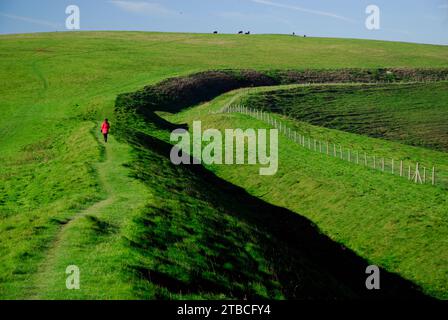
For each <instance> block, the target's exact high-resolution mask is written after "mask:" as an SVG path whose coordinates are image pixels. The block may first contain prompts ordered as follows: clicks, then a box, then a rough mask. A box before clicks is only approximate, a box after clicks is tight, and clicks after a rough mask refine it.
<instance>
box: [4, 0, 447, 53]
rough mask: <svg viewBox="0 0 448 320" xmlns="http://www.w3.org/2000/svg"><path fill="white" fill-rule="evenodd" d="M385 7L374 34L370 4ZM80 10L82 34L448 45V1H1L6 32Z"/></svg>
mask: <svg viewBox="0 0 448 320" xmlns="http://www.w3.org/2000/svg"><path fill="white" fill-rule="evenodd" d="M371 4H374V5H377V6H378V7H379V8H380V10H381V26H380V27H381V28H380V30H367V28H366V27H365V24H364V23H365V20H366V17H367V14H366V13H365V10H366V7H367V6H368V5H371ZM68 5H77V6H78V7H79V8H80V12H81V30H143V31H170V32H177V31H180V32H205V33H207V32H212V31H214V30H218V31H219V32H221V33H236V32H237V31H238V30H250V31H251V32H252V33H283V34H290V33H292V32H295V33H296V34H300V35H302V34H307V35H308V36H318V37H343V38H366V39H382V40H396V41H408V42H420V43H434V44H445V45H448V0H407V1H404V0H367V1H366V0H154V1H153V0H135V1H134V0H129V1H127V0H69V1H66V0H39V1H34V0H0V33H27V32H43V31H56V30H57V31H64V30H65V19H66V17H67V15H66V14H65V8H66V7H67V6H68Z"/></svg>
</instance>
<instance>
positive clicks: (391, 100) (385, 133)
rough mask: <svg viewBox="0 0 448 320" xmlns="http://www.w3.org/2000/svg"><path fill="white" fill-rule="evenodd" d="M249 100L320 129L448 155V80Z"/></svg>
mask: <svg viewBox="0 0 448 320" xmlns="http://www.w3.org/2000/svg"><path fill="white" fill-rule="evenodd" d="M245 100H246V103H247V104H248V105H256V106H257V107H258V108H262V109H264V110H271V111H273V112H279V113H281V114H285V115H288V116H290V117H293V118H296V119H299V120H301V121H305V122H309V123H311V124H314V125H317V126H324V127H328V128H332V129H338V130H343V131H347V132H352V133H357V134H362V135H368V136H371V137H378V138H385V139H388V140H392V141H398V142H404V143H406V144H410V145H415V146H422V147H429V148H434V149H436V150H441V151H448V112H447V111H448V106H447V101H448V82H440V83H433V84H422V83H416V84H405V85H404V84H395V85H373V86H372V85H370V86H369V85H365V86H362V87H359V86H349V85H343V86H331V87H328V86H323V87H319V86H313V87H296V88H293V89H286V90H274V89H270V90H268V91H265V92H263V93H261V94H255V95H252V96H250V97H248V98H247V99H245Z"/></svg>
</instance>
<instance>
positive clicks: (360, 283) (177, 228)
mask: <svg viewBox="0 0 448 320" xmlns="http://www.w3.org/2000/svg"><path fill="white" fill-rule="evenodd" d="M131 140H132V141H133V142H134V146H135V149H136V150H138V151H137V160H136V161H135V163H134V164H133V165H132V166H133V170H134V173H135V176H136V177H137V178H139V179H141V180H142V181H143V182H144V183H146V184H149V185H150V186H151V189H152V190H155V191H154V192H155V196H156V198H157V197H160V199H161V203H162V204H161V205H155V206H148V207H147V208H146V210H145V213H144V214H143V215H142V216H141V217H140V218H139V219H137V220H136V221H135V223H136V225H138V226H140V231H139V232H137V233H136V234H135V237H134V238H133V239H128V241H129V245H130V246H131V247H133V248H134V249H135V250H136V252H138V254H139V255H142V256H145V257H146V258H148V257H150V258H151V259H152V261H153V262H152V263H151V264H147V265H145V264H142V263H141V262H140V261H141V259H136V260H135V261H134V262H132V263H131V269H133V270H134V271H135V272H137V273H138V274H139V276H140V277H142V278H144V279H146V281H149V282H151V283H152V284H155V285H156V286H157V287H158V288H159V289H160V290H159V293H158V294H157V295H156V298H168V297H172V296H171V295H172V294H174V295H176V294H179V293H180V296H179V295H178V296H177V298H179V297H180V298H182V297H183V296H185V295H186V296H187V297H191V296H195V297H199V298H210V297H217V296H220V297H225V298H238V299H245V298H248V299H257V298H286V299H353V298H355V299H430V298H429V297H427V296H425V295H424V294H422V293H421V291H420V289H419V288H418V287H416V286H415V285H414V284H413V283H411V282H409V281H407V280H405V279H403V278H401V277H400V276H398V275H396V274H392V273H389V272H387V271H385V270H381V289H380V290H367V289H366V286H365V280H366V278H367V276H368V275H367V274H366V273H365V271H366V268H367V266H368V265H369V263H368V262H367V261H366V260H364V259H363V258H361V257H359V256H357V255H356V254H355V253H354V252H353V251H351V250H349V249H347V248H344V247H342V246H341V245H340V244H338V243H336V242H334V241H332V240H331V239H330V238H328V237H327V236H326V235H324V234H322V233H320V232H319V230H318V228H317V227H316V226H315V225H314V224H313V223H312V222H311V221H310V220H308V219H306V218H304V217H302V216H300V215H299V214H297V213H295V212H292V211H290V210H287V209H285V208H282V207H278V206H274V205H272V204H269V203H267V202H265V201H262V200H260V199H259V198H257V197H254V196H252V195H250V194H248V193H247V192H246V191H245V190H244V189H242V188H240V187H238V186H235V185H233V184H231V183H229V182H227V181H225V180H223V179H221V178H219V177H217V176H216V175H214V174H213V173H212V172H210V171H209V170H207V169H205V168H204V167H202V166H201V165H190V166H187V165H181V166H174V165H172V164H171V162H170V161H169V154H170V151H171V148H172V145H170V144H168V143H166V142H164V141H161V140H158V139H156V138H154V137H152V136H149V135H146V134H142V133H135V134H134V135H133V138H132V139H131ZM167 191H168V192H169V195H168V194H167V193H166V192H167ZM176 199H178V200H176ZM173 201H178V202H176V203H172V202H173Z"/></svg>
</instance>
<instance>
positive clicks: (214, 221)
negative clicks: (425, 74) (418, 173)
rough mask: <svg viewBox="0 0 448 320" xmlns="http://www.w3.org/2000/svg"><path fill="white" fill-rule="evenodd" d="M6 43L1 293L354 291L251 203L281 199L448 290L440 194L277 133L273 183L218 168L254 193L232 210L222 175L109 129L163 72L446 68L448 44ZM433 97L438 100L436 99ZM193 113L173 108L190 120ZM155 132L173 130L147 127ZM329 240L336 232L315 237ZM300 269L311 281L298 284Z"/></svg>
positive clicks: (237, 119)
mask: <svg viewBox="0 0 448 320" xmlns="http://www.w3.org/2000/svg"><path fill="white" fill-rule="evenodd" d="M0 49H1V50H0V55H1V60H0V79H1V80H2V86H1V87H0V112H1V117H0V256H1V263H0V298H2V299H6V298H8V299H11V298H12V299H18V298H26V299H35V298H49V299H55V298H76V299H85V298H92V299H101V298H107V299H113V298H125V299H129V298H166V299H169V298H185V297H191V298H232V297H240V298H243V297H244V296H249V297H269V298H316V297H319V296H324V297H328V296H338V297H351V296H358V292H357V291H356V290H355V289H354V287H353V286H351V285H348V284H347V283H344V282H342V281H338V278H337V277H335V275H334V274H333V273H332V272H330V271H329V270H326V269H325V268H323V266H322V263H321V262H322V261H321V260H319V259H320V258H316V257H315V256H313V254H312V253H309V252H308V251H306V250H305V251H304V250H303V248H297V247H296V246H295V245H294V244H291V243H290V242H289V239H288V238H286V239H285V238H282V237H281V236H280V235H281V234H282V232H283V231H284V230H283V229H281V228H282V227H284V226H282V225H279V226H278V229H276V230H277V231H275V230H270V229H269V228H268V226H270V225H272V226H275V223H274V222H272V221H270V220H269V219H272V217H270V216H269V214H267V213H266V218H265V220H261V221H259V220H258V218H257V217H254V216H253V212H254V208H262V209H263V210H262V212H269V211H270V210H271V209H272V208H271V207H269V206H270V205H272V204H275V205H279V206H282V207H285V208H287V209H288V210H289V211H288V212H296V213H300V214H301V215H304V216H306V217H308V218H309V219H311V220H312V221H313V222H314V223H316V224H317V225H318V227H319V228H320V229H321V230H322V231H324V232H325V233H327V234H328V235H329V236H330V237H331V238H332V239H334V240H336V241H338V242H340V243H343V244H344V245H346V246H347V247H348V248H350V249H352V250H354V251H355V252H357V253H359V254H360V255H361V256H362V257H363V258H365V259H368V260H369V261H373V262H376V263H379V264H381V265H382V266H383V267H385V268H386V269H387V270H389V271H392V272H397V273H399V274H400V275H402V276H403V277H405V278H406V279H409V280H412V281H413V282H415V283H417V284H418V285H421V286H422V287H423V288H424V290H425V292H426V293H428V294H431V295H433V296H436V297H439V298H447V292H448V290H447V282H446V279H447V277H446V275H447V274H446V273H447V269H446V266H447V263H446V260H447V257H446V254H444V253H446V252H447V250H446V240H444V238H446V237H444V235H446V232H447V230H446V228H447V224H446V216H445V215H443V214H444V213H446V207H447V206H446V192H445V191H442V190H440V189H437V188H431V187H429V186H421V187H415V186H411V185H409V183H408V182H407V181H402V180H399V179H395V180H394V179H390V178H387V179H386V178H384V176H383V175H382V174H381V173H372V172H370V171H368V170H365V169H361V168H356V169H354V170H355V171H356V175H355V174H354V173H353V172H352V173H347V166H346V165H345V164H340V163H339V162H338V161H336V160H330V162H331V165H328V160H327V159H322V158H321V157H320V156H318V155H315V154H308V153H303V152H301V151H300V149H297V148H296V147H295V146H294V145H292V144H291V143H289V142H287V141H283V140H281V143H282V145H283V146H285V147H284V149H281V161H282V162H281V166H280V168H281V171H280V173H279V174H278V175H277V176H276V177H275V182H274V181H272V180H270V181H263V180H262V179H261V178H260V177H258V176H256V177H254V179H249V175H251V174H252V173H253V172H254V170H255V168H250V167H239V166H235V167H232V168H224V167H222V168H212V170H213V171H214V172H215V173H216V174H217V175H218V177H219V178H221V180H220V181H221V182H222V183H224V182H225V181H228V182H230V183H233V184H235V185H237V186H241V187H243V188H244V189H245V190H246V191H247V192H248V194H244V192H243V190H242V189H241V190H240V189H238V190H239V192H241V193H242V194H241V195H239V197H241V198H240V199H241V201H246V200H247V201H248V199H252V200H251V201H253V204H252V205H248V206H243V205H242V206H236V207H235V206H233V205H232V200H231V199H232V197H235V190H233V189H232V188H230V187H229V186H227V188H228V189H229V190H228V191H227V195H225V196H223V197H216V196H213V193H212V192H211V191H212V190H213V189H212V188H213V183H211V182H207V180H206V179H205V178H203V177H201V176H198V175H196V174H194V173H191V172H188V171H186V172H183V171H182V170H180V169H179V170H180V171H179V170H176V169H173V167H172V166H171V165H170V163H169V162H168V161H167V159H166V157H163V156H161V155H160V154H159V153H157V152H156V151H155V150H152V149H151V144H149V146H148V145H146V146H138V145H128V144H129V142H127V140H125V139H124V137H123V136H119V135H117V136H114V134H115V133H114V121H115V114H114V103H115V99H116V97H117V95H118V94H120V93H123V92H130V91H135V90H137V89H139V88H141V87H143V86H145V85H148V84H154V83H156V82H159V81H161V80H163V79H166V78H168V77H172V76H178V75H185V74H189V73H192V72H197V71H202V70H209V69H223V68H254V69H263V70H268V69H305V68H344V67H359V68H367V67H368V68H379V67H448V50H447V48H446V47H443V46H431V45H415V44H406V43H393V42H380V41H362V40H342V39H313V38H306V39H304V38H293V37H290V36H274V35H260V36H251V37H239V36H235V35H219V36H216V35H200V34H198V35H192V34H163V33H143V32H81V33H76V32H73V33H72V32H70V33H47V34H32V35H31V34H28V35H2V36H0ZM441 86H442V84H441ZM437 92H439V91H437ZM439 97H441V98H442V99H443V97H444V95H443V93H439ZM344 99H347V98H346V97H344V94H341V101H343V100H344ZM359 99H362V98H361V97H359ZM411 99H412V98H411ZM422 99H423V98H422ZM421 101H423V100H421ZM436 106H437V105H436ZM438 106H439V107H440V108H438V109H437V110H438V111H441V112H442V111H443V109H442V107H443V104H438ZM215 107H217V105H215ZM205 108H208V107H207V106H206V107H205ZM194 110H195V109H192V110H191V112H193V113H192V114H194ZM192 114H189V113H185V114H183V113H182V114H180V115H178V116H176V117H178V118H174V119H172V121H181V120H182V121H187V120H191V119H192V118H191V115H192ZM104 117H108V118H109V119H110V120H111V123H112V140H111V143H110V144H108V145H107V146H105V145H104V144H103V143H102V142H101V140H100V138H99V124H100V121H101V120H102V119H103V118H104ZM181 117H184V118H181ZM404 119H410V118H404ZM431 119H434V118H428V119H426V120H428V121H429V120H431ZM411 120H412V119H411ZM204 121H207V123H209V124H210V125H215V126H218V127H224V126H227V125H230V126H232V127H233V126H247V125H253V124H254V122H253V120H252V119H247V118H245V117H244V116H225V117H219V116H205V117H204ZM133 125H134V124H133V123H130V124H129V128H130V129H132V126H133ZM309 128H310V129H309V130H316V132H319V133H321V134H326V135H330V136H331V135H337V136H338V139H339V137H343V138H344V139H347V140H346V141H347V142H349V141H350V142H351V141H353V143H355V141H358V142H359V143H360V144H361V142H362V144H363V145H364V144H366V145H368V146H369V145H370V147H371V148H377V146H378V145H380V146H382V147H383V148H384V149H385V150H386V149H395V148H398V150H399V152H400V153H403V154H408V155H409V156H415V154H414V151H416V152H417V154H418V155H425V156H427V159H429V160H431V161H433V159H432V157H434V159H437V161H439V162H440V163H441V164H443V163H445V162H446V160H444V156H445V154H444V153H437V152H435V151H432V150H428V149H423V148H416V149H414V148H411V147H408V146H405V145H401V144H394V143H393V142H388V141H381V140H378V139H375V140H370V139H368V138H364V137H359V136H356V135H352V134H350V133H343V132H340V131H331V130H327V129H323V128H316V127H311V126H310V127H309ZM338 129H341V128H338ZM146 134H147V135H148V137H151V136H152V137H156V138H163V139H166V137H167V136H168V132H166V131H165V132H161V131H156V130H154V129H151V127H150V126H148V128H147V132H146ZM361 140H362V141H361ZM366 141H367V142H366ZM428 143H432V141H430V142H428ZM282 148H283V147H282ZM286 154H291V155H292V156H288V157H286ZM282 155H283V156H282ZM285 157H286V159H285ZM297 159H299V160H300V159H301V161H298V163H296V160H297ZM439 159H440V160H439ZM443 161H445V162H443ZM300 166H301V167H300ZM291 168H294V170H293V171H289V170H288V169H291ZM299 168H300V170H299ZM330 169H331V170H330ZM335 170H337V172H339V173H338V174H337V175H336V176H335V175H334V171H335ZM305 173H306V174H305ZM245 177H247V179H245ZM359 177H365V179H359ZM260 179H261V180H260ZM297 184H298V185H297ZM293 187H294V188H293ZM216 188H217V189H216V192H219V191H220V190H221V189H220V188H218V187H216ZM223 188H224V187H223ZM335 190H340V192H334V191H335ZM284 194H290V196H288V197H284V196H283V197H282V195H284ZM366 195H367V196H366ZM253 196H256V197H255V198H253ZM257 198H258V199H257ZM384 199H389V201H388V203H389V204H390V205H389V206H388V207H386V206H385V204H384ZM396 199H401V200H402V201H396ZM223 200H224V201H223ZM418 200H420V201H418ZM222 201H223V202H225V203H224V204H223V203H221V202H222ZM259 201H261V202H259ZM229 203H230V204H229ZM185 212H189V213H190V214H191V217H185V216H184V214H185ZM284 214H286V213H284ZM292 219H295V218H292ZM378 221H380V223H378ZM268 222H269V223H270V224H268ZM274 229H275V228H274ZM221 230H225V231H226V232H224V233H223V232H221ZM278 230H280V231H282V232H280V231H278ZM210 243H213V244H215V245H210ZM282 246H283V247H284V250H286V251H285V252H280V253H278V255H276V254H275V253H273V252H272V250H270V248H272V247H282ZM322 247H327V245H325V246H321V247H319V246H317V247H316V250H319V248H322ZM222 252H225V254H222ZM332 252H333V251H332ZM289 253H290V254H289ZM436 253H437V254H436ZM221 254H222V256H223V257H224V258H223V259H220V258H219V257H220V256H221ZM314 254H315V253H314ZM280 256H287V258H285V259H283V260H282V259H279V257H280ZM330 256H337V255H336V253H334V254H333V255H330ZM69 264H76V265H78V266H80V268H81V277H82V278H81V279H82V280H81V286H82V289H81V290H79V291H69V290H66V289H65V277H66V275H65V272H64V271H65V267H66V266H67V265H69ZM291 266H299V267H298V268H297V269H292V268H291ZM198 270H199V271H200V272H199V273H198ZM241 270H244V272H241ZM313 270H314V271H313ZM350 270H351V269H350ZM320 276H321V277H320ZM291 279H296V280H297V279H300V282H301V283H303V286H302V287H301V288H300V289H299V290H293V289H292V288H291V287H290V285H288V281H290V280H291ZM297 281H298V280H297ZM185 288H190V291H188V290H187V291H185ZM182 292H183V293H182Z"/></svg>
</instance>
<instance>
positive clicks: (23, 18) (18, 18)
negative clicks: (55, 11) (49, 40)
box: [0, 12, 63, 29]
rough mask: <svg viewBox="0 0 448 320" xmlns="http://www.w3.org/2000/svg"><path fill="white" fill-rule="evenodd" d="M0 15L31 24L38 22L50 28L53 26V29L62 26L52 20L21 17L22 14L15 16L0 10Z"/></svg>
mask: <svg viewBox="0 0 448 320" xmlns="http://www.w3.org/2000/svg"><path fill="white" fill-rule="evenodd" d="M0 16H2V17H5V18H9V19H13V20H19V21H24V22H28V23H32V24H38V25H41V26H45V27H51V28H54V29H61V28H63V26H62V25H60V24H57V23H53V22H50V21H45V20H39V19H34V18H29V17H23V16H16V15H14V14H9V13H3V12H0Z"/></svg>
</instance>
